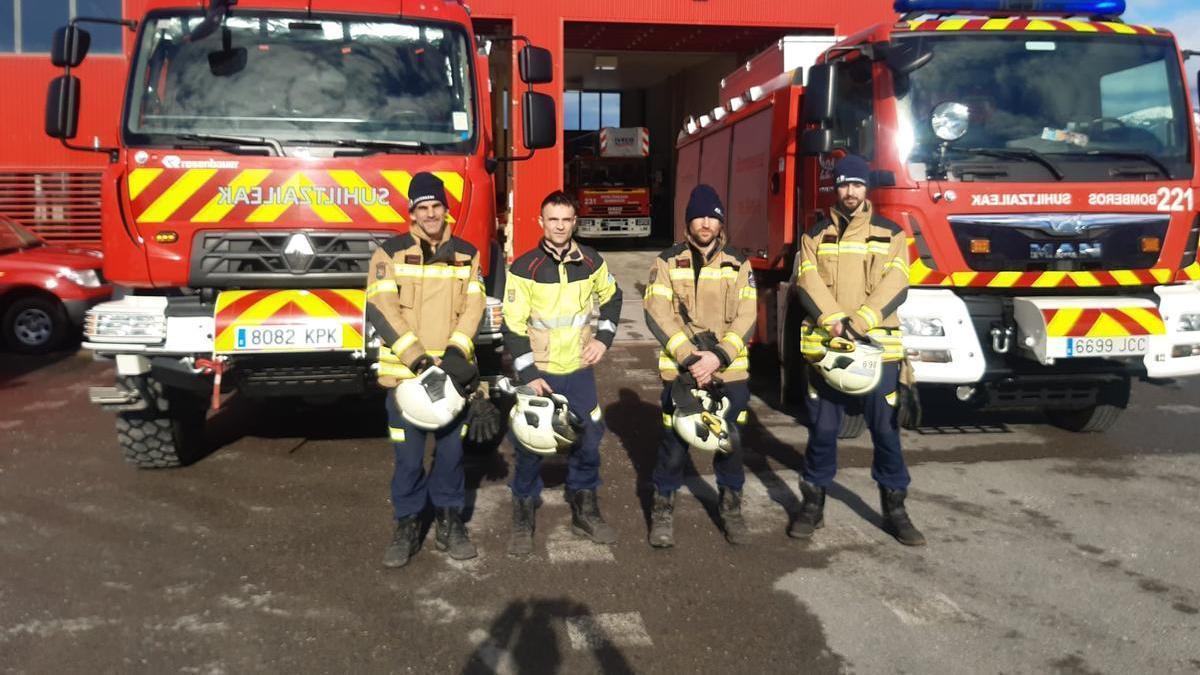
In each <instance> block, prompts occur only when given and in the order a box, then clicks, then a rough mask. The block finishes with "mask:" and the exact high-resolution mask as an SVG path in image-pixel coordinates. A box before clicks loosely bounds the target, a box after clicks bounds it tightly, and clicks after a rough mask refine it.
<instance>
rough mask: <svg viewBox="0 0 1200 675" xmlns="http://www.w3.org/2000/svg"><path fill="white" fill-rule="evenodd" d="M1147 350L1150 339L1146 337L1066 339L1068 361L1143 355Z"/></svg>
mask: <svg viewBox="0 0 1200 675" xmlns="http://www.w3.org/2000/svg"><path fill="white" fill-rule="evenodd" d="M1149 348H1150V338H1149V336H1146V335H1134V336H1130V337H1076V338H1067V358H1069V359H1072V358H1088V357H1091V356H1100V357H1103V356H1125V355H1131V354H1132V355H1136V354H1145V353H1146V351H1147V350H1148V349H1149Z"/></svg>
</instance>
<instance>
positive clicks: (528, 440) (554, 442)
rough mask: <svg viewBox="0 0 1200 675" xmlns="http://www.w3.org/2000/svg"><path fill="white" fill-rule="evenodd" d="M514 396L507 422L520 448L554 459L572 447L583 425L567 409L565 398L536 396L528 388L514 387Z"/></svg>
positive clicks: (554, 395)
mask: <svg viewBox="0 0 1200 675" xmlns="http://www.w3.org/2000/svg"><path fill="white" fill-rule="evenodd" d="M516 396H517V402H516V404H515V405H513V407H512V411H511V412H510V413H509V415H508V421H509V424H510V426H511V427H512V432H513V435H514V436H516V437H517V440H518V441H520V442H521V445H523V446H525V448H526V449H528V450H529V451H530V452H535V453H537V454H539V455H553V454H554V453H556V452H558V451H559V450H566V449H567V448H570V447H571V446H572V445H575V441H576V439H578V438H579V434H580V432H581V431H582V430H583V423H582V422H581V421H580V419H579V417H578V416H577V415H576V414H575V413H573V412H571V410H570V408H568V407H567V399H566V397H565V396H563V395H561V394H550V395H549V396H538V395H537V394H536V393H534V391H533V390H532V389H530V388H529V387H517V389H516Z"/></svg>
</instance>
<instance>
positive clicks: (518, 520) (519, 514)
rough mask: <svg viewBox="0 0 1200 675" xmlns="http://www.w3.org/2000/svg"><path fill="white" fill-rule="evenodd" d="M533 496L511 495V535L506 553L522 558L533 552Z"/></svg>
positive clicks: (535, 508)
mask: <svg viewBox="0 0 1200 675" xmlns="http://www.w3.org/2000/svg"><path fill="white" fill-rule="evenodd" d="M534 499H535V498H534V497H518V496H516V495H513V497H512V535H511V536H510V537H509V539H508V554H509V555H511V556H516V557H520V558H524V557H526V556H528V555H531V554H532V553H533V530H534V513H535V512H536V511H537V505H536V504H535V503H534Z"/></svg>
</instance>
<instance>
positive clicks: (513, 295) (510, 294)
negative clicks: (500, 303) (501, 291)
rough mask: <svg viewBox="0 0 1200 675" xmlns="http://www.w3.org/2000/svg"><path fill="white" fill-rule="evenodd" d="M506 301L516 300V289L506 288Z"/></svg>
mask: <svg viewBox="0 0 1200 675" xmlns="http://www.w3.org/2000/svg"><path fill="white" fill-rule="evenodd" d="M508 301H509V302H516V301H517V292H516V291H514V290H513V289H511V288H510V289H508Z"/></svg>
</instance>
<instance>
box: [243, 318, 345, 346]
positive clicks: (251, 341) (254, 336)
mask: <svg viewBox="0 0 1200 675" xmlns="http://www.w3.org/2000/svg"><path fill="white" fill-rule="evenodd" d="M236 331H237V332H236V333H235V334H234V348H235V349H237V350H238V351H247V352H269V351H279V350H292V349H341V347H342V325H341V324H339V323H332V322H330V323H315V322H314V323H303V324H272V325H270V326H238V327H237V329H236Z"/></svg>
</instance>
